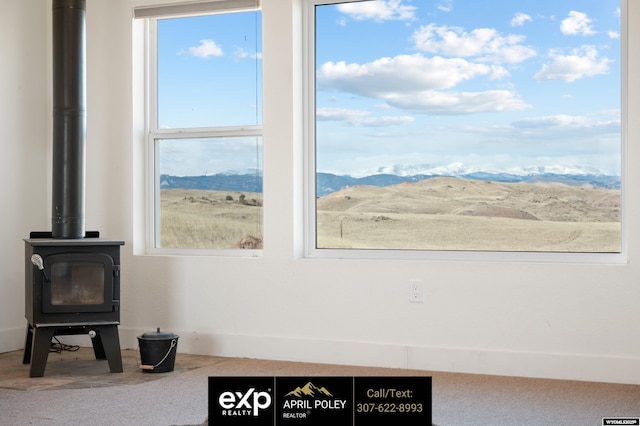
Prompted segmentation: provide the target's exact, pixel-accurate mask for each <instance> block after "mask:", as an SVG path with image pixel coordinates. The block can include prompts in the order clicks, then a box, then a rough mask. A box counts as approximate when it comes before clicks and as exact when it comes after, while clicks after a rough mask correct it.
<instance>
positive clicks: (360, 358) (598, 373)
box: [120, 327, 640, 385]
mask: <svg viewBox="0 0 640 426" xmlns="http://www.w3.org/2000/svg"><path fill="white" fill-rule="evenodd" d="M148 331H153V330H138V329H130V328H126V327H120V341H121V345H122V346H123V348H127V349H136V348H137V347H138V340H137V336H140V335H141V334H143V333H145V332H148ZM165 331H170V332H172V333H175V334H177V335H178V336H179V339H178V353H189V354H199V355H213V356H224V357H234V358H235V357H241V358H257V359H270V360H281V361H298V362H313V363H324V364H342V365H356V366H365V367H384V368H401V369H411V370H413V369H415V370H426V371H440V372H456V373H470V374H488V375H500V376H515V377H531V378H545V379H560V380H577V381H593V382H607V383H622V384H635V385H640V358H638V357H615V356H607V355H584V354H562V353H535V352H510V351H496V350H483V349H476V348H450V347H422V346H421V347H417V346H403V345H388V344H380V343H374V342H352V341H335V340H318V339H305V338H284V337H277V336H247V335H226V334H215V335H214V334H202V333H194V332H184V331H180V330H165Z"/></svg>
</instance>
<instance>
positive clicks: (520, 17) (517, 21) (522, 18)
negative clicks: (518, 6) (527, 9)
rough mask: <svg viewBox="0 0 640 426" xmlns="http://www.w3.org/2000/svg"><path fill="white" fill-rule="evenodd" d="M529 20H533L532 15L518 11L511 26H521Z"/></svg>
mask: <svg viewBox="0 0 640 426" xmlns="http://www.w3.org/2000/svg"><path fill="white" fill-rule="evenodd" d="M527 21H528V22H531V21H532V19H531V16H529V15H527V14H526V13H516V16H514V17H513V19H512V20H511V26H512V27H521V26H523V25H524V23H525V22H527Z"/></svg>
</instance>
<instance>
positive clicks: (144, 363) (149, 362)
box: [138, 327, 179, 373]
mask: <svg viewBox="0 0 640 426" xmlns="http://www.w3.org/2000/svg"><path fill="white" fill-rule="evenodd" d="M178 337H179V336H177V335H175V334H173V333H167V332H161V331H160V327H158V329H157V331H154V332H149V333H144V334H143V335H141V336H138V345H139V347H140V361H141V365H140V368H141V369H142V371H143V372H145V373H165V372H168V371H173V369H174V366H175V362H176V351H177V349H178Z"/></svg>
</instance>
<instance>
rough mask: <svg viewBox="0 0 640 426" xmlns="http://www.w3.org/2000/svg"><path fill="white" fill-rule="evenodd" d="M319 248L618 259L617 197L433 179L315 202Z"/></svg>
mask: <svg viewBox="0 0 640 426" xmlns="http://www.w3.org/2000/svg"><path fill="white" fill-rule="evenodd" d="M317 210H318V238H317V240H318V241H317V245H318V247H319V248H362V249H375V248H393V249H407V250H409V249H422V250H483V251H551V252H593V253H597V252H600V253H607V252H619V251H620V236H621V227H620V191H617V190H608V189H601V188H592V187H589V186H582V187H575V186H567V185H561V184H526V183H499V182H489V181H477V180H468V179H458V178H433V179H428V180H424V181H420V182H416V183H405V184H400V185H393V186H387V187H373V186H361V187H352V188H347V189H344V190H341V191H337V192H334V193H332V194H330V195H328V196H326V197H322V198H320V199H318V201H317Z"/></svg>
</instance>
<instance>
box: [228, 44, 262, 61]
mask: <svg viewBox="0 0 640 426" xmlns="http://www.w3.org/2000/svg"><path fill="white" fill-rule="evenodd" d="M233 57H234V58H236V59H238V60H241V59H247V58H248V59H262V53H255V52H249V51H247V50H245V49H243V48H241V47H236V48H235V50H234V52H233Z"/></svg>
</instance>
